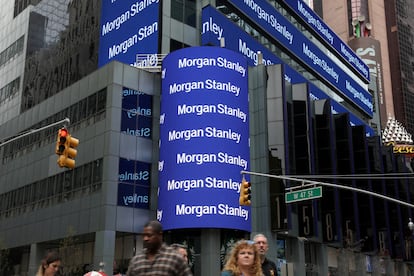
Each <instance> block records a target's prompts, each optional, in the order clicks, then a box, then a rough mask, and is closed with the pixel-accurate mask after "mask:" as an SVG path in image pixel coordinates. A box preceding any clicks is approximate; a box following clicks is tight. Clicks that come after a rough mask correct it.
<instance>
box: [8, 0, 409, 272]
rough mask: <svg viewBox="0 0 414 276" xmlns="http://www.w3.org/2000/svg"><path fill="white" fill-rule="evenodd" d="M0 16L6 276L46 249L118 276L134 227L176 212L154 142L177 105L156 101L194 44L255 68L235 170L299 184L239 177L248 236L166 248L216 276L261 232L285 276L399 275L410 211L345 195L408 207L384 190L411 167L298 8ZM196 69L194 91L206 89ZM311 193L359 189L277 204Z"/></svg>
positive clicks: (146, 6)
mask: <svg viewBox="0 0 414 276" xmlns="http://www.w3.org/2000/svg"><path fill="white" fill-rule="evenodd" d="M313 2H316V1H313ZM1 3H2V5H3V7H2V13H3V14H4V16H2V17H1V19H0V23H1V24H0V26H2V27H1V29H0V37H1V38H2V39H1V42H0V80H1V81H0V114H1V115H0V139H1V142H0V143H1V147H0V156H1V160H2V162H1V165H0V249H1V252H2V255H1V260H0V261H1V262H0V264H1V272H2V273H3V275H33V274H34V273H35V271H36V270H37V266H38V264H39V261H40V259H41V258H42V256H43V254H44V253H45V251H47V250H49V249H59V251H60V252H61V253H62V255H63V258H64V273H65V275H80V273H83V272H84V271H85V270H88V269H92V268H95V269H96V268H97V267H98V264H99V263H100V262H103V263H104V264H105V267H104V269H105V270H106V271H107V272H108V273H111V271H112V269H113V267H115V266H116V267H118V268H120V269H121V270H125V269H126V268H127V265H128V261H129V259H130V258H131V257H132V256H133V255H134V254H135V253H136V251H137V250H139V249H140V248H141V247H142V244H141V237H140V232H141V231H142V227H143V225H144V224H145V223H146V222H147V221H148V220H150V219H155V218H160V217H159V209H161V207H160V206H162V204H164V203H165V202H168V201H169V200H170V198H169V197H168V196H167V197H164V198H163V200H165V202H164V201H163V202H162V203H160V202H158V195H159V191H161V190H162V188H163V185H164V184H163V183H164V182H163V181H164V177H167V178H168V175H167V176H164V175H162V173H160V171H161V166H160V164H162V161H163V160H161V159H162V158H163V157H162V156H163V155H162V154H163V152H162V145H160V141H163V138H162V131H160V129H161V130H162V126H160V125H162V124H163V122H164V121H163V120H164V113H163V110H164V108H165V106H168V105H169V104H172V102H168V101H166V100H164V99H166V98H168V97H167V95H164V97H163V93H164V92H163V93H162V92H161V91H164V90H163V87H162V83H163V80H164V78H165V75H164V73H163V70H162V69H168V67H160V65H161V59H162V58H163V57H164V56H165V55H167V54H169V53H171V52H174V51H176V50H180V49H181V51H186V49H183V48H188V49H192V47H195V46H200V45H203V46H210V47H207V48H209V49H210V48H211V49H212V50H211V51H212V52H214V49H217V47H220V48H226V50H228V51H233V52H237V53H238V54H239V55H241V56H243V58H244V59H245V63H246V68H247V67H248V72H246V78H247V81H248V87H247V90H248V93H247V94H248V95H247V94H246V96H248V116H249V134H248V137H247V139H248V140H249V145H250V150H249V156H250V157H249V160H248V166H246V167H243V168H244V169H245V168H249V169H250V170H251V171H252V172H262V173H268V174H272V175H279V176H281V175H282V176H283V175H284V176H286V177H288V178H289V177H292V178H294V179H282V178H268V177H261V176H259V175H249V178H250V181H251V183H252V205H251V206H246V207H243V206H241V207H240V210H241V211H240V212H243V213H245V214H248V215H249V220H250V221H249V222H250V223H249V225H247V226H243V227H239V226H238V225H235V226H234V227H233V226H231V225H226V226H223V227H218V226H217V225H213V223H211V222H210V224H208V223H209V222H206V223H207V224H206V225H203V226H201V227H200V224H198V223H197V222H198V221H199V220H197V219H198V218H197V217H196V216H193V217H191V214H185V215H186V216H187V217H186V218H185V219H184V218H182V220H181V218H176V217H174V218H173V219H174V221H173V223H177V224H178V225H180V223H181V222H182V221H184V220H186V223H187V224H186V226H185V227H182V228H180V227H179V226H177V227H176V226H167V227H166V229H165V241H166V242H168V243H173V242H179V243H185V244H186V245H187V246H188V248H189V260H190V265H191V267H192V269H193V272H194V275H217V274H218V273H219V271H220V269H221V267H222V264H223V261H224V258H225V255H226V252H227V250H228V249H229V248H230V247H231V246H232V244H233V243H234V242H235V241H236V240H237V239H240V238H249V237H251V235H254V234H255V233H264V234H266V235H267V236H268V238H269V242H270V246H271V250H270V252H269V257H271V258H272V259H274V260H275V261H277V262H278V267H279V270H280V271H279V274H280V275H327V274H328V273H330V274H331V275H344V273H349V272H350V273H353V274H355V275H365V274H366V273H378V274H384V275H385V274H388V275H389V274H390V273H392V272H394V271H398V272H399V273H405V272H407V273H408V271H409V267H408V265H407V262H405V261H411V260H412V256H411V255H412V254H411V253H412V247H411V243H412V238H411V233H408V232H407V222H408V218H409V217H411V209H410V207H407V206H406V205H404V204H399V203H396V202H395V201H387V200H384V199H383V198H377V197H375V196H373V195H369V194H364V193H356V192H355V189H357V188H358V189H363V190H369V191H371V192H376V193H380V194H386V195H387V196H389V197H392V198H395V199H399V200H401V201H403V202H410V201H411V198H412V191H411V189H410V188H409V187H410V186H409V184H410V180H409V179H408V178H401V179H396V178H387V177H384V174H386V173H396V172H398V173H407V172H408V171H409V170H410V169H411V168H410V166H409V165H408V164H407V163H406V158H405V156H404V155H396V154H394V153H393V151H392V149H391V148H389V147H384V146H383V145H382V141H381V139H380V138H379V136H378V135H379V133H378V131H377V126H378V125H379V124H380V120H379V115H378V102H377V101H376V100H375V99H376V98H375V93H373V90H372V87H371V86H370V85H369V84H370V74H369V71H370V68H369V67H368V66H367V65H366V64H365V63H364V62H363V61H362V60H361V59H360V58H359V57H358V56H357V55H356V54H355V53H354V52H353V51H352V50H350V48H349V46H347V44H346V43H344V42H343V41H342V40H340V39H339V37H338V35H337V34H336V33H334V32H333V31H332V30H331V29H330V28H329V27H328V26H327V25H325V23H323V21H322V20H321V19H320V18H319V17H318V16H317V15H316V14H315V13H314V12H313V11H312V10H311V9H309V8H308V7H307V6H306V5H305V4H304V3H302V2H301V1H288V0H286V1H260V2H259V1H236V0H232V1H220V0H217V1H214V0H211V1H155V0H153V1H149V0H148V1H147V0H145V1H116V0H112V1H110V0H108V1H80V0H79V1H69V0H67V1H63V2H62V3H57V2H56V1H38V0H36V1H20V0H16V1H5V0H3V1H2V2H1ZM314 24H315V25H314ZM330 41H335V42H337V43H339V44H332V43H331V42H330ZM203 49H204V48H203ZM188 51H191V50H188ZM205 51H206V52H208V53H210V50H205ZM217 52H219V51H217ZM220 53H221V52H220ZM164 66H166V65H164ZM229 67H231V66H229ZM236 67H237V68H238V69H237V70H240V72H241V71H242V69H240V68H241V67H242V66H241V65H238V66H236ZM236 67H235V68H236ZM198 69H199V68H198ZM198 69H194V72H195V75H194V76H193V77H194V78H196V77H203V76H197V74H196V73H197V70H198ZM217 75H218V74H217ZM213 76H214V74H213ZM179 77H182V76H176V78H179ZM173 81H175V80H173ZM183 87H184V86H183ZM215 89H216V90H218V89H219V88H217V87H215ZM229 89H230V90H231V91H238V90H237V87H233V86H232V88H229ZM247 90H246V91H247ZM188 93H190V92H188ZM373 95H374V96H373ZM170 101H173V100H172V99H171V100H170ZM223 101H224V99H223ZM230 103H231V101H230V102H229V104H228V105H230ZM238 114H239V115H240V114H242V113H241V112H240V113H238ZM241 117H242V116H241V115H240V118H241ZM65 118H69V119H70V124H68V125H66V126H65V127H67V128H68V129H69V131H70V133H71V134H72V135H73V136H74V137H76V138H78V139H79V140H80V144H79V146H78V147H77V149H78V154H77V156H76V167H75V168H74V169H72V170H67V169H65V168H59V166H58V165H57V164H56V159H57V156H56V154H55V144H56V135H57V130H58V129H59V128H60V127H62V126H63V125H62V126H55V125H53V127H49V126H50V125H52V124H54V123H56V122H59V121H61V120H63V119H65ZM204 120H205V121H208V120H209V119H201V117H200V121H204ZM177 125H179V122H178V121H177V122H175V124H174V127H176V126H177ZM33 130H36V132H35V133H33V134H31V133H30V132H31V131H33ZM240 133H241V131H240ZM19 136H23V137H22V138H19ZM236 136H237V133H236V134H235V136H234V137H236ZM242 136H243V135H242ZM198 147H199V145H198ZM160 150H161V154H160ZM160 155H161V157H160ZM200 168H201V166H200ZM230 168H233V169H234V167H231V166H230ZM235 168H236V169H237V172H238V171H239V170H242V169H243V168H242V167H241V166H235ZM222 170H223V169H220V168H215V169H214V170H213V172H211V173H212V174H215V173H223V171H222ZM309 175H313V177H312V178H311V179H309V178H308V176H309ZM327 175H331V177H327V178H325V180H324V178H322V179H321V178H318V177H317V176H327ZM341 175H342V176H347V175H348V176H349V175H353V176H354V177H352V178H341V177H340V176H341ZM355 175H358V176H360V177H356V176H355ZM364 175H365V176H366V175H369V176H370V177H369V178H366V177H363V176H364ZM373 175H378V176H379V178H376V177H374V176H373ZM238 177H240V180H235V182H237V183H238V182H241V179H242V176H241V175H240V174H239V175H236V176H234V179H237V178H238ZM307 179H308V180H311V181H317V182H319V183H323V182H326V183H325V184H332V183H333V184H338V185H339V184H340V185H345V186H347V187H351V188H353V189H354V190H349V189H342V188H338V187H335V186H329V185H326V186H323V196H322V197H321V198H317V199H313V200H306V201H298V202H296V201H295V202H292V203H290V202H286V199H285V194H286V192H291V191H295V190H296V189H295V188H294V187H295V186H298V183H299V186H301V184H302V183H301V182H304V181H306V180H307ZM298 180H300V181H299V182H298ZM228 190H230V189H226V193H227V192H229V194H230V196H229V197H226V199H225V200H229V202H231V203H229V204H235V205H238V191H228ZM213 192H215V191H213V190H211V193H210V192H209V191H207V192H206V193H203V197H205V198H203V200H205V199H207V200H208V199H209V196H211V195H212V194H213ZM230 192H231V193H230ZM180 197H181V199H182V200H183V201H184V200H187V198H185V193H182V194H180V195H179V196H178V200H180ZM195 199H197V198H195ZM200 201H201V198H200ZM211 201H213V199H212V198H211ZM182 217H184V215H183V216H182ZM187 221H189V222H187ZM192 222H193V223H192ZM168 223H169V224H171V223H170V222H168ZM188 223H189V224H188ZM203 223H205V222H204V221H203Z"/></svg>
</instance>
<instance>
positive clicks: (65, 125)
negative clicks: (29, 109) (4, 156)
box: [0, 118, 70, 148]
mask: <svg viewBox="0 0 414 276" xmlns="http://www.w3.org/2000/svg"><path fill="white" fill-rule="evenodd" d="M60 124H63V126H64V127H67V126H68V125H69V124H70V119H69V118H65V119H63V120H61V121H59V122H56V123H52V124H49V125H47V126H44V127H41V128H38V129H31V130H28V131H27V132H25V133H21V134H18V135H16V136H14V137H12V138H6V139H4V142H1V143H0V148H1V147H3V146H5V145H7V144H9V143H11V142H13V141H16V140H19V139H21V138H23V137H26V136H28V135H31V134H34V133H37V132H40V131H42V130H45V129H48V128H50V127H54V126H56V125H60Z"/></svg>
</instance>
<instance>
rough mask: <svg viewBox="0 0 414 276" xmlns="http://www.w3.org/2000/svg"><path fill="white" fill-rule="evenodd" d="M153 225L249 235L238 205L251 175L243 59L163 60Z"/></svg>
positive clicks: (212, 53)
mask: <svg viewBox="0 0 414 276" xmlns="http://www.w3.org/2000/svg"><path fill="white" fill-rule="evenodd" d="M162 76H163V78H162V96H161V119H160V161H159V200H158V210H157V218H158V220H159V221H161V222H162V224H163V227H164V229H167V230H168V229H177V228H229V229H240V230H245V231H250V230H251V221H250V220H251V218H250V207H248V206H247V207H246V206H239V189H240V183H241V175H240V171H241V170H248V169H249V161H250V152H249V116H248V114H249V110H248V81H247V80H248V78H247V60H246V58H245V57H243V56H242V55H241V54H239V53H236V52H234V51H231V50H228V49H224V48H219V47H213V46H205V47H190V48H185V49H181V50H178V51H175V52H172V53H170V54H169V55H168V56H167V57H166V58H165V59H164V60H163V68H162Z"/></svg>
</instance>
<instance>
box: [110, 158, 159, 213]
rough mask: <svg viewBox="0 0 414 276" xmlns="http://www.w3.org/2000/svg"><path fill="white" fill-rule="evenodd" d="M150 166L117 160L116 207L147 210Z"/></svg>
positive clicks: (122, 159)
mask: <svg viewBox="0 0 414 276" xmlns="http://www.w3.org/2000/svg"><path fill="white" fill-rule="evenodd" d="M150 176H151V164H149V163H144V162H138V161H136V160H127V159H124V158H120V159H119V175H118V206H124V207H131V208H141V209H148V208H149V192H150V183H151V177H150Z"/></svg>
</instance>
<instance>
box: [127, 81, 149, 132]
mask: <svg viewBox="0 0 414 276" xmlns="http://www.w3.org/2000/svg"><path fill="white" fill-rule="evenodd" d="M152 101H153V99H152V96H151V95H148V94H145V93H144V92H142V91H137V90H134V89H129V88H127V87H124V88H123V89H122V114H121V132H122V133H124V134H128V135H133V136H137V137H143V138H148V139H150V138H151V137H152Z"/></svg>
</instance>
